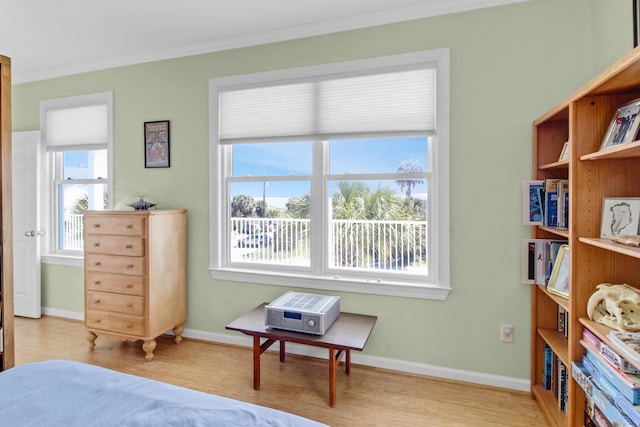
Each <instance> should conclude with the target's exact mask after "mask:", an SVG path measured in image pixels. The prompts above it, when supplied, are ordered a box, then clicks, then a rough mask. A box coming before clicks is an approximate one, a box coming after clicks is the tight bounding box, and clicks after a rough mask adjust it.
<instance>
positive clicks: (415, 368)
mask: <svg viewBox="0 0 640 427" xmlns="http://www.w3.org/2000/svg"><path fill="white" fill-rule="evenodd" d="M42 313H43V314H46V315H50V316H56V317H63V318H68V319H74V320H84V313H77V312H72V311H65V310H57V309H50V308H43V309H42ZM182 336H183V337H186V338H193V339H198V340H202V341H209V342H213V343H222V344H232V345H238V346H243V347H252V346H253V339H252V338H251V337H249V336H246V335H240V334H238V335H237V336H236V335H230V334H221V333H215V332H206V331H199V330H196V329H185V330H184V333H183V334H182ZM287 353H292V354H298V355H302V356H310V357H317V358H321V359H326V358H327V351H326V350H325V349H321V348H318V347H311V346H307V345H300V344H295V343H287ZM351 361H352V363H355V364H359V365H365V366H371V367H376V368H382V369H389V370H394V371H400V372H407V373H412V374H419V375H426V376H430V377H434V378H443V379H448V380H455V381H463V382H468V383H473V384H481V385H486V386H491V387H500V388H506V389H510V390H517V391H524V392H528V391H529V390H530V388H531V383H530V381H529V380H524V379H521V378H512V377H506V376H502V375H492V374H484V373H481V372H473V371H463V370H461V369H452V368H445V367H441V366H433V365H427V364H424V363H416V362H408V361H405V360H398V359H387V358H384V357H378V356H369V355H367V354H362V353H360V352H357V351H354V352H352V353H351Z"/></svg>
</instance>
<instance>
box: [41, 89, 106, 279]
mask: <svg viewBox="0 0 640 427" xmlns="http://www.w3.org/2000/svg"><path fill="white" fill-rule="evenodd" d="M92 105H106V106H107V139H106V141H104V143H101V144H99V146H96V144H75V145H73V146H70V147H69V148H70V149H75V150H91V149H99V148H102V149H106V150H107V163H108V165H107V168H108V177H107V178H105V179H101V180H100V181H99V183H104V184H106V185H107V195H108V207H109V208H111V207H112V206H113V171H114V166H113V146H114V119H113V116H114V114H113V106H114V103H113V92H99V93H92V94H87V95H79V96H71V97H65V98H56V99H48V100H43V101H41V102H40V134H41V144H42V150H41V153H42V155H43V156H45V159H44V162H43V163H42V164H44V165H45V170H44V174H43V176H42V181H43V188H45V189H46V190H45V192H44V202H43V203H42V211H41V213H42V218H43V224H47V230H49V231H48V232H47V233H45V236H44V239H43V241H42V261H43V262H44V263H48V264H58V265H68V266H77V267H81V266H83V259H84V253H83V251H70V250H59V249H57V247H58V244H57V242H58V236H59V232H60V230H58V224H59V221H58V206H57V203H58V197H57V193H58V190H57V184H58V182H57V181H56V176H57V175H58V174H59V173H60V171H59V170H57V169H56V168H60V167H62V165H60V164H59V162H58V161H57V160H56V159H60V158H61V157H62V156H61V153H60V151H47V125H48V123H47V112H48V111H50V110H55V109H67V108H78V107H85V106H92ZM87 182H88V183H98V181H97V180H78V183H87Z"/></svg>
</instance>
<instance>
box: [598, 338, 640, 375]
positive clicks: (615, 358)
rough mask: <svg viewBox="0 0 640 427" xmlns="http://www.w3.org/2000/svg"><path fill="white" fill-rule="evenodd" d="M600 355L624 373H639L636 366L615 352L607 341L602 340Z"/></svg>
mask: <svg viewBox="0 0 640 427" xmlns="http://www.w3.org/2000/svg"><path fill="white" fill-rule="evenodd" d="M599 348H600V355H601V356H602V357H603V359H604V360H606V361H607V362H608V363H609V364H610V365H611V366H613V367H614V368H616V369H618V370H620V372H621V373H622V374H639V373H640V371H638V370H637V369H636V368H635V366H633V365H631V364H630V363H629V362H628V361H627V360H625V359H624V358H623V357H622V356H620V355H619V354H618V353H616V352H615V350H614V349H613V348H611V347H609V346H608V345H607V344H606V343H604V342H600V346H599Z"/></svg>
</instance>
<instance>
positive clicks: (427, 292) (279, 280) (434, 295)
mask: <svg viewBox="0 0 640 427" xmlns="http://www.w3.org/2000/svg"><path fill="white" fill-rule="evenodd" d="M209 273H210V274H211V277H212V278H213V279H217V280H229V281H234V282H246V283H260V284H266V285H276V286H287V287H301V288H310V289H322V290H327V291H343V292H355V293H363V294H375V295H389V296H398V297H407V298H423V299H434V300H446V299H447V297H448V295H449V292H450V291H451V288H450V287H449V286H436V285H431V284H425V285H417V284H411V283H403V282H400V281H398V282H391V281H376V280H369V279H351V278H348V277H319V276H311V275H307V274H301V273H286V274H285V273H281V272H277V273H276V272H273V271H268V270H253V271H247V270H244V269H242V270H240V269H234V268H209Z"/></svg>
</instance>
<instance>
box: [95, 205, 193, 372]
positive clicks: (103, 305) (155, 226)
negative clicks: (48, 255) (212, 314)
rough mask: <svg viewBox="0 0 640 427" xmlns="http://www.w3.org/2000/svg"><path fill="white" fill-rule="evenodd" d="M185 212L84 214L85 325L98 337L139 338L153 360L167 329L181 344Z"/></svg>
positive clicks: (184, 309)
mask: <svg viewBox="0 0 640 427" xmlns="http://www.w3.org/2000/svg"><path fill="white" fill-rule="evenodd" d="M186 225H187V211H186V210H185V209H175V210H157V211H153V210H152V211H86V212H85V214H84V227H85V245H84V246H85V249H84V294H85V309H84V318H85V326H86V328H87V330H88V331H89V335H88V337H87V339H88V340H89V342H90V348H91V350H93V349H94V348H95V341H96V338H97V337H98V335H100V336H104V337H107V338H110V339H116V340H121V341H125V340H128V341H138V340H142V341H143V344H142V348H143V350H144V351H145V353H146V356H145V359H146V360H147V361H150V360H152V359H153V351H154V350H155V348H156V338H157V337H158V336H159V335H162V334H163V333H165V332H167V331H169V330H172V331H173V333H174V334H175V342H176V343H180V341H182V332H183V330H184V323H185V322H186V321H187V301H186V266H187V260H186V246H187V245H186Z"/></svg>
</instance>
